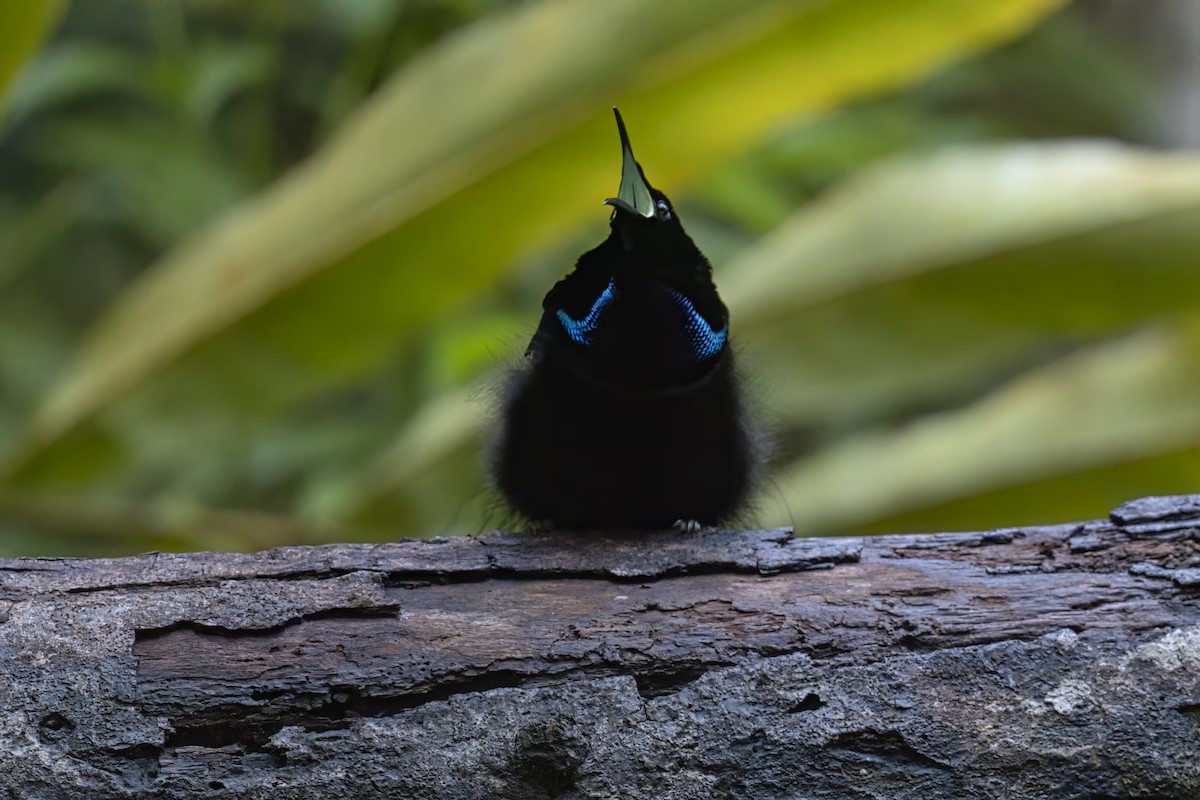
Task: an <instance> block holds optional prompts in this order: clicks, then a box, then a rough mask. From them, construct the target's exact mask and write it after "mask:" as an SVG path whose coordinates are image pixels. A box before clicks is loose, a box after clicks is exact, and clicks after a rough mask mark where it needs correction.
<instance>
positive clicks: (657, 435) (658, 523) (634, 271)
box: [492, 109, 758, 529]
mask: <svg viewBox="0 0 1200 800" xmlns="http://www.w3.org/2000/svg"><path fill="white" fill-rule="evenodd" d="M614 110H615V109H614ZM617 124H618V128H619V130H620V133H621V143H622V152H623V156H624V167H623V169H622V178H621V189H620V192H619V193H618V197H616V198H612V199H610V200H607V201H605V202H606V203H608V204H610V205H612V206H614V210H613V214H612V220H611V223H610V228H611V230H610V233H609V236H608V238H607V239H606V240H605V241H604V242H603V243H601V244H600V245H599V246H598V247H596V248H595V249H593V250H590V251H588V252H587V253H585V254H584V255H583V256H581V257H580V258H579V261H578V262H577V264H576V266H575V270H574V271H573V272H571V273H570V274H569V275H567V276H566V277H565V278H563V279H562V280H560V281H559V282H558V283H556V284H555V285H554V287H553V288H552V289H551V290H550V292H549V293H547V295H546V297H545V299H544V300H543V303H542V306H543V314H542V319H541V322H540V324H539V325H538V328H537V331H536V332H535V333H534V336H533V339H532V341H531V342H530V344H529V347H528V349H527V350H526V354H525V355H526V361H527V365H526V368H525V369H523V370H521V371H520V372H518V373H517V374H516V375H515V376H514V378H513V379H512V381H511V382H510V384H509V386H508V389H507V393H506V396H505V398H504V410H503V419H502V427H501V431H500V435H499V438H498V442H497V444H496V447H495V449H494V451H493V459H492V461H493V463H492V468H493V474H494V479H495V484H496V487H497V488H498V490H499V491H500V493H501V494H502V495H503V496H504V497H505V498H506V499H507V500H508V502H509V503H510V504H511V505H512V507H513V508H514V509H515V510H516V511H517V512H519V513H520V514H522V515H523V516H525V517H527V518H529V519H531V520H536V521H539V522H545V523H547V524H549V525H551V526H554V527H560V528H570V529H586V528H638V529H656V528H665V527H670V526H671V525H673V524H679V523H687V524H692V523H699V524H702V525H716V524H718V523H719V522H721V521H722V520H725V519H727V518H728V517H729V516H730V515H731V514H732V513H734V512H735V511H736V510H737V509H738V508H739V507H740V506H741V505H742V504H743V502H744V501H745V499H746V498H747V496H748V494H749V491H750V488H751V485H752V483H753V477H754V475H755V473H756V472H757V466H758V465H757V461H758V456H757V447H756V445H755V437H754V436H753V435H752V434H751V432H750V430H749V427H748V426H747V424H746V423H745V421H744V413H743V403H742V399H741V396H740V389H739V381H738V376H737V372H736V370H735V368H734V362H733V353H732V351H731V350H730V345H729V314H728V311H727V310H726V308H725V305H724V303H722V302H721V298H720V296H719V295H718V294H717V290H716V287H715V285H714V284H713V281H712V268H711V266H710V265H709V262H708V260H707V259H706V258H705V257H704V255H703V254H702V253H701V252H700V250H699V249H698V248H697V247H696V245H695V243H694V242H693V241H692V239H691V238H690V237H689V236H688V235H687V233H686V232H685V231H684V230H683V227H682V225H681V224H680V223H679V220H678V218H677V216H676V215H675V211H674V209H673V208H672V206H671V204H670V201H669V200H668V199H667V198H666V196H665V195H664V194H662V193H661V192H659V191H657V190H655V189H653V188H651V187H650V185H649V184H648V183H647V182H646V180H645V176H644V174H643V173H642V170H641V167H640V166H638V164H637V162H636V161H635V160H634V158H633V151H632V148H631V147H630V145H629V139H628V136H627V134H626V132H625V126H624V123H623V122H622V121H621V117H620V114H618V115H617Z"/></svg>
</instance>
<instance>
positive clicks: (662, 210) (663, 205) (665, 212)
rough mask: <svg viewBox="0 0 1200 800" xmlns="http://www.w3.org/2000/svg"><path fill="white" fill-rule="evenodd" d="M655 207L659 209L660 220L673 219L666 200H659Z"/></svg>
mask: <svg viewBox="0 0 1200 800" xmlns="http://www.w3.org/2000/svg"><path fill="white" fill-rule="evenodd" d="M655 205H656V206H657V207H658V214H657V216H658V218H659V219H670V218H671V207H670V206H669V205H667V201H666V200H659V201H658V202H657V203H656V204H655Z"/></svg>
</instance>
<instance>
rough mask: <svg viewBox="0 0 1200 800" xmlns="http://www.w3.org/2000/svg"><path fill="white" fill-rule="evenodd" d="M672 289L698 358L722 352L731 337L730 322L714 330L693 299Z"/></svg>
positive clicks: (692, 347) (694, 354)
mask: <svg viewBox="0 0 1200 800" xmlns="http://www.w3.org/2000/svg"><path fill="white" fill-rule="evenodd" d="M670 291H671V297H672V298H674V300H675V303H676V305H678V306H679V310H680V311H682V312H683V319H684V322H683V327H684V330H685V331H686V332H687V340H688V347H689V348H691V351H692V355H693V356H695V358H696V360H697V361H706V360H708V359H710V358H713V357H714V356H716V355H717V354H718V353H720V352H721V349H722V348H723V347H725V340H726V339H728V338H729V323H725V324H724V325H722V326H721V329H720V330H713V327H712V325H709V324H708V320H706V319H705V318H704V317H702V316H701V315H700V312H699V311H697V310H696V307H695V306H694V305H692V301H691V300H688V299H687V297H685V296H684V295H683V294H682V293H681V292H678V291H676V290H674V289H671V290H670Z"/></svg>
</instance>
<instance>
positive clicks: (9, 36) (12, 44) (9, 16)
mask: <svg viewBox="0 0 1200 800" xmlns="http://www.w3.org/2000/svg"><path fill="white" fill-rule="evenodd" d="M63 5H64V3H63V2H62V0H14V1H13V2H9V3H4V4H3V6H0V111H3V108H4V98H5V96H6V94H7V90H8V86H9V84H10V83H11V82H12V79H13V77H14V76H15V75H16V74H17V72H18V71H20V69H21V67H22V66H23V65H24V63H25V60H26V59H27V58H29V55H30V54H31V53H33V52H34V50H35V49H36V48H37V46H38V45H39V44H41V42H42V40H43V39H44V38H45V37H46V35H47V34H49V32H50V30H51V28H52V27H53V26H54V23H55V22H57V21H58V17H59V15H60V14H61V13H62V9H63Z"/></svg>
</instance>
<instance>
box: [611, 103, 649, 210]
mask: <svg viewBox="0 0 1200 800" xmlns="http://www.w3.org/2000/svg"><path fill="white" fill-rule="evenodd" d="M613 113H614V114H616V115H617V130H618V131H619V132H620V133H621V188H620V189H618V190H617V196H616V197H610V198H608V199H607V200H605V201H604V204H605V205H609V206H615V207H616V208H619V209H621V210H622V211H628V212H629V213H630V214H638V215H640V216H643V217H646V218H647V219H649V218H650V217H653V216H654V198H653V197H651V195H650V186H649V185H648V184H647V183H646V178H645V176H644V175H642V168H641V167H639V166H638V163H637V161H636V160H635V159H634V157H633V147H632V146H631V145H630V144H629V134H628V133H626V132H625V120H623V119H621V112H620V111H617V107H616V106H613Z"/></svg>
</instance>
